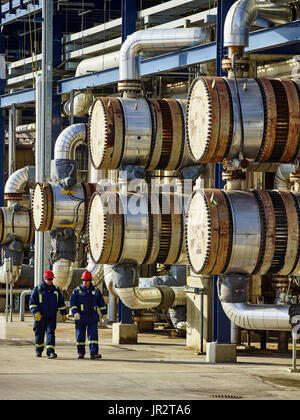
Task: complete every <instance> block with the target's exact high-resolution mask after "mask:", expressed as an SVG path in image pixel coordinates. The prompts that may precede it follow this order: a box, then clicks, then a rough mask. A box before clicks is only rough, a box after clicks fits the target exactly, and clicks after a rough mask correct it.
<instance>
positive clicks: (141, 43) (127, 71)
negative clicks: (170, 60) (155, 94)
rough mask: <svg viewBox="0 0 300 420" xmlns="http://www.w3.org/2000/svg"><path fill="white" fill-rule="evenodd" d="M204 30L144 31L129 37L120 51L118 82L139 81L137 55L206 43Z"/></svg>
mask: <svg viewBox="0 0 300 420" xmlns="http://www.w3.org/2000/svg"><path fill="white" fill-rule="evenodd" d="M207 38H208V36H207V29H206V28H188V29H183V28H180V29H146V30H142V31H137V32H135V33H134V34H132V35H129V36H128V37H127V39H126V41H125V42H124V43H123V45H122V47H121V50H120V67H119V80H120V81H126V80H140V78H141V75H140V65H139V59H138V58H137V55H138V54H140V53H141V52H143V51H150V50H156V51H157V50H171V49H172V50H173V49H178V48H183V47H188V46H193V45H197V44H200V43H201V42H206V41H207Z"/></svg>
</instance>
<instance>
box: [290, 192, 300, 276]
mask: <svg viewBox="0 0 300 420" xmlns="http://www.w3.org/2000/svg"><path fill="white" fill-rule="evenodd" d="M292 195H293V197H294V199H295V202H296V208H297V215H298V218H297V220H298V226H299V229H300V194H299V193H295V192H293V193H292ZM294 223H296V221H294ZM297 257H298V259H297V258H296V261H295V266H294V267H293V272H292V273H291V275H294V276H299V275H300V258H299V257H300V242H299V248H298V255H297Z"/></svg>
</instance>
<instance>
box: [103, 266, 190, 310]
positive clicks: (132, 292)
mask: <svg viewBox="0 0 300 420" xmlns="http://www.w3.org/2000/svg"><path fill="white" fill-rule="evenodd" d="M104 280H105V282H106V284H107V286H108V288H109V290H111V288H112V287H113V290H114V292H115V293H117V294H118V296H119V298H120V299H121V301H122V302H123V303H124V304H125V305H126V306H127V307H128V308H131V309H155V308H156V309H158V308H160V309H162V310H167V309H169V308H172V307H175V306H185V305H186V292H185V290H184V289H183V288H175V287H174V288H173V287H169V286H157V287H146V288H143V287H139V278H138V273H137V268H136V267H129V266H127V267H126V266H122V265H107V264H106V265H105V266H104ZM111 282H113V286H112V285H111V284H110V283H111Z"/></svg>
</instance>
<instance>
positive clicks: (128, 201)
mask: <svg viewBox="0 0 300 420" xmlns="http://www.w3.org/2000/svg"><path fill="white" fill-rule="evenodd" d="M119 197H120V200H121V202H122V208H123V211H124V245H123V249H122V253H121V257H120V260H119V263H120V264H125V263H132V262H137V263H138V264H142V263H143V261H144V259H145V257H146V254H147V250H148V235H149V216H148V198H147V195H146V194H138V193H135V194H130V193H129V194H120V195H119Z"/></svg>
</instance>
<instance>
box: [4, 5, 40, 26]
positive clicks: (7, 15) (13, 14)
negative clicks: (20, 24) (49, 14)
mask: <svg viewBox="0 0 300 420" xmlns="http://www.w3.org/2000/svg"><path fill="white" fill-rule="evenodd" d="M42 7H43V0H40V1H36V4H33V2H32V1H31V0H13V1H10V2H8V3H5V4H2V5H1V26H2V25H5V24H8V23H12V22H14V21H16V20H18V19H23V18H25V17H26V16H28V15H29V14H30V15H31V14H33V13H37V12H41V11H42Z"/></svg>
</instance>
